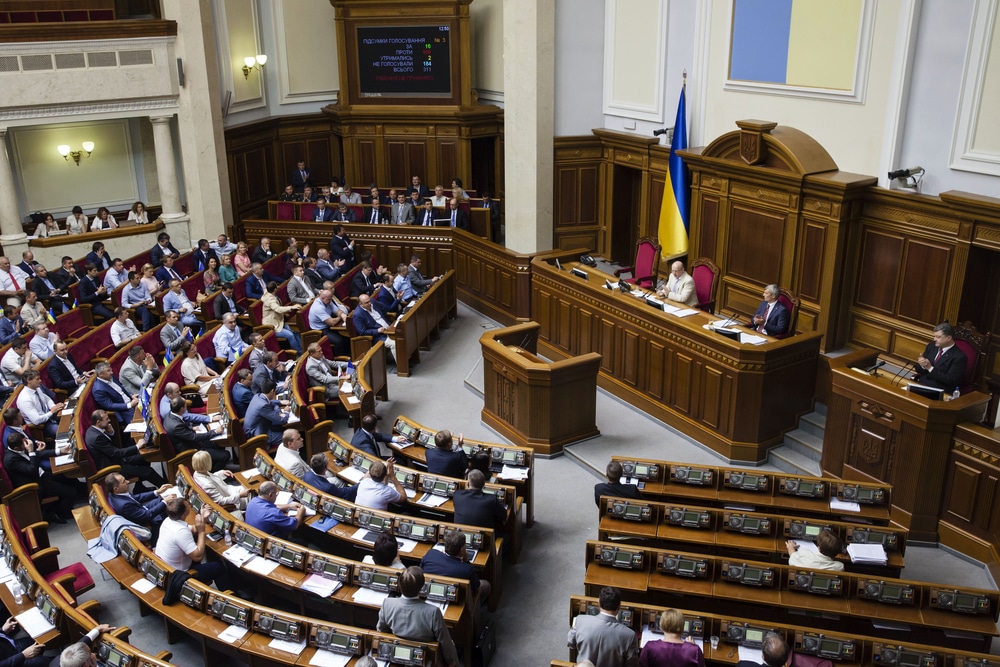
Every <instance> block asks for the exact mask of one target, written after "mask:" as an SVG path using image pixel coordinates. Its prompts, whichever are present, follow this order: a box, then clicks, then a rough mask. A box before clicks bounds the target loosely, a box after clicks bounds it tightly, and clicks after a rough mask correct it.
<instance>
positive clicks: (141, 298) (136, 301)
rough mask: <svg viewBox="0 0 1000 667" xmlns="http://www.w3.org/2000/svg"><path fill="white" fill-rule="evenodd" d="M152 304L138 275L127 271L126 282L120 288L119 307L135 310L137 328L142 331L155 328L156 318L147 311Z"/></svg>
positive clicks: (116, 312)
mask: <svg viewBox="0 0 1000 667" xmlns="http://www.w3.org/2000/svg"><path fill="white" fill-rule="evenodd" d="M152 303H153V297H152V295H151V294H150V293H149V289H148V288H147V287H146V285H145V284H144V283H143V282H142V279H141V278H140V277H139V274H138V273H136V272H135V271H129V272H128V282H127V283H126V284H125V287H123V288H122V294H121V304H122V305H121V307H122V308H132V309H135V314H136V315H137V316H138V318H139V326H140V327H141V330H142V331H149V330H150V329H152V328H153V327H154V326H156V322H157V318H156V316H155V315H153V313H152V312H151V311H150V310H149V307H150V306H151V305H152ZM115 317H116V318H117V317H118V310H117V309H116V310H115ZM112 326H114V325H112Z"/></svg>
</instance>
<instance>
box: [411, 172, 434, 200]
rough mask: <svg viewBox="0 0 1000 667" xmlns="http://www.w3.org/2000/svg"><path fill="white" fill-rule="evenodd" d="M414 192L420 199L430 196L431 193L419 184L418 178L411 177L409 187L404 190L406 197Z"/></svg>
mask: <svg viewBox="0 0 1000 667" xmlns="http://www.w3.org/2000/svg"><path fill="white" fill-rule="evenodd" d="M414 192H416V193H417V195H418V196H419V197H420V198H421V199H424V198H426V197H430V196H431V191H430V190H429V189H428V188H427V186H426V185H424V184H423V183H422V182H421V180H420V177H419V176H413V177H411V178H410V187H408V188H406V196H407V197H409V196H410V195H412V194H413V193H414Z"/></svg>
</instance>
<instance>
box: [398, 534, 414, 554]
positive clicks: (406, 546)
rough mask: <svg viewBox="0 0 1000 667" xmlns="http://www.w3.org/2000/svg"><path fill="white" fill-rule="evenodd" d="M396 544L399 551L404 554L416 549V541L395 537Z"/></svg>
mask: <svg viewBox="0 0 1000 667" xmlns="http://www.w3.org/2000/svg"><path fill="white" fill-rule="evenodd" d="M396 544H398V545H399V551H400V552H402V553H404V554H408V553H410V552H411V551H413V550H414V549H415V548H416V547H417V541H416V540H410V539H407V538H405V537H397V538H396Z"/></svg>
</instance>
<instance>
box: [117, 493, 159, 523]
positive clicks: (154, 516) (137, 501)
mask: <svg viewBox="0 0 1000 667" xmlns="http://www.w3.org/2000/svg"><path fill="white" fill-rule="evenodd" d="M108 503H109V504H110V505H111V508H112V509H113V510H114V511H115V514H120V515H121V516H123V517H125V518H126V519H128V520H129V521H134V522H135V523H138V524H141V525H143V526H149V525H152V524H154V523H160V522H161V521H163V517H165V516H166V514H167V506H166V505H164V504H163V499H162V498H160V497H159V496H158V495H156V494H155V493H154V492H152V491H147V492H146V493H139V494H131V493H112V494H109V495H108Z"/></svg>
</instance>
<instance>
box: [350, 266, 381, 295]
mask: <svg viewBox="0 0 1000 667" xmlns="http://www.w3.org/2000/svg"><path fill="white" fill-rule="evenodd" d="M374 275H375V272H374V271H372V272H371V275H368V276H366V275H365V272H364V270H361V271H358V272H357V273H355V274H354V280H352V281H351V296H360V295H362V294H367V295H369V296H371V293H372V292H374V291H375V283H374V282H372V276H374Z"/></svg>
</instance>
